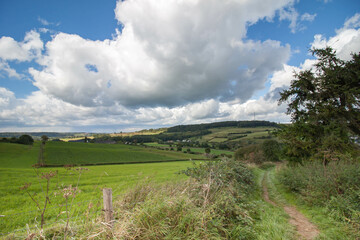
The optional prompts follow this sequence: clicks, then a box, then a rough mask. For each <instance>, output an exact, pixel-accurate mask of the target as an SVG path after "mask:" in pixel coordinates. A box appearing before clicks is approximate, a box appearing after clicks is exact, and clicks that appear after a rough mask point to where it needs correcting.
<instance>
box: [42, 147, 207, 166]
mask: <svg viewBox="0 0 360 240" xmlns="http://www.w3.org/2000/svg"><path fill="white" fill-rule="evenodd" d="M191 158H194V155H191V154H185V153H183V152H176V151H164V150H158V149H154V148H145V147H140V146H132V145H123V144H91V143H66V142H48V143H46V147H45V162H46V164H49V165H66V164H105V163H134V162H135V163H139V162H154V161H167V160H181V159H184V160H187V159H191ZM197 158H204V157H203V156H200V155H198V156H197Z"/></svg>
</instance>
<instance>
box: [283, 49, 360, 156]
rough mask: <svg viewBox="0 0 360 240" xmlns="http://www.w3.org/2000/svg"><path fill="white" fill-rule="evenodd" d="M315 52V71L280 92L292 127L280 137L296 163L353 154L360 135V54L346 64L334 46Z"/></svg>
mask: <svg viewBox="0 0 360 240" xmlns="http://www.w3.org/2000/svg"><path fill="white" fill-rule="evenodd" d="M311 52H312V54H313V55H316V56H317V58H318V61H317V63H316V64H315V66H314V69H311V70H305V71H301V72H299V73H297V74H295V75H294V77H295V79H294V80H293V81H292V83H291V86H290V88H289V89H288V90H285V91H283V92H282V93H280V94H281V98H280V100H279V103H283V102H286V103H288V108H287V114H289V115H291V120H292V124H291V125H289V126H288V127H286V128H285V129H283V130H280V131H279V132H278V136H279V137H281V139H282V140H283V141H284V142H285V143H286V154H287V156H288V157H289V160H292V161H300V162H301V161H302V160H305V159H308V158H310V157H314V156H316V155H319V154H318V153H321V154H322V155H323V156H324V154H325V152H326V153H327V155H332V154H333V153H344V152H349V151H352V150H354V145H353V144H352V141H351V136H354V135H357V136H359V134H360V125H359V124H360V104H359V99H360V56H359V54H353V55H352V59H351V60H350V61H343V60H340V59H339V58H337V57H336V52H335V51H334V50H333V49H331V48H330V47H327V48H324V49H313V50H311ZM321 154H320V155H321ZM319 157H320V156H319ZM323 158H324V157H323Z"/></svg>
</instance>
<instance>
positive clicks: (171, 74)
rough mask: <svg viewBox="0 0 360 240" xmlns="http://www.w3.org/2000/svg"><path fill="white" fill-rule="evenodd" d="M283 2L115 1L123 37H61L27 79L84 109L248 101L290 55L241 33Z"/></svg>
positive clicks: (271, 43)
mask: <svg viewBox="0 0 360 240" xmlns="http://www.w3.org/2000/svg"><path fill="white" fill-rule="evenodd" d="M289 2H291V1H286V0H282V1H275V0H273V1H268V2H267V3H266V4H264V3H261V4H259V3H260V1H235V0H227V1H225V2H224V1H215V0H207V1H204V0H202V1H193V0H187V1H175V0H167V1H165V0H162V1H150V0H142V1H140V0H133V1H119V2H118V3H117V7H116V10H115V13H116V18H117V19H118V20H119V21H120V22H121V23H122V24H123V26H124V28H123V30H122V33H121V34H118V35H117V36H115V38H114V39H112V40H105V41H91V40H87V39H83V38H81V37H80V36H78V35H70V34H65V33H60V34H58V35H56V36H55V37H54V39H53V40H52V41H50V42H48V43H47V44H46V55H45V56H44V57H43V58H42V59H40V60H39V63H40V64H41V65H42V66H43V69H41V70H37V69H34V68H32V69H30V74H31V75H32V77H33V79H34V81H35V82H34V85H35V86H37V87H38V88H39V89H40V90H41V91H43V92H44V93H46V94H48V95H52V96H55V97H57V98H59V99H62V100H64V101H66V102H69V103H72V104H75V105H82V106H109V105H112V104H114V103H119V104H121V105H123V106H127V107H149V106H150V107H154V106H168V107H175V106H179V105H184V104H187V103H189V102H198V101H203V100H206V99H211V98H216V99H219V100H220V101H228V100H231V99H235V98H240V99H241V100H242V101H246V100H247V99H249V98H250V97H251V96H252V94H253V92H254V91H255V90H257V89H258V88H259V87H262V86H263V85H264V83H265V81H266V79H267V76H268V75H269V74H271V73H272V72H273V71H276V70H278V69H280V68H281V67H282V64H283V63H284V62H286V61H287V59H288V57H289V54H290V47H289V46H283V45H281V44H280V42H278V41H271V40H268V41H265V42H259V41H258V42H255V41H251V40H248V39H246V28H247V25H248V24H251V23H254V22H256V21H258V20H259V19H262V18H266V17H272V16H273V15H274V14H275V12H276V11H277V10H278V9H279V8H282V7H283V6H285V5H287V4H289ZM87 66H93V68H94V69H96V71H92V70H89V68H88V67H87Z"/></svg>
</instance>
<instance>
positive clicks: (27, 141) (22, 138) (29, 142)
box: [17, 134, 34, 145]
mask: <svg viewBox="0 0 360 240" xmlns="http://www.w3.org/2000/svg"><path fill="white" fill-rule="evenodd" d="M17 142H18V143H20V144H25V145H32V144H33V143H34V139H33V138H32V137H31V136H30V135H27V134H24V135H21V136H20V137H19V139H18V140H17Z"/></svg>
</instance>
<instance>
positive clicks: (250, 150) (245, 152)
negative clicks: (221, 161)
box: [234, 145, 265, 164]
mask: <svg viewBox="0 0 360 240" xmlns="http://www.w3.org/2000/svg"><path fill="white" fill-rule="evenodd" d="M234 158H235V159H236V160H241V161H244V162H250V163H257V164H259V163H262V162H264V161H265V157H264V154H263V151H262V149H261V145H250V146H246V147H242V148H239V149H238V150H236V152H235V154H234Z"/></svg>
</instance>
